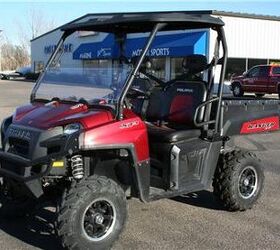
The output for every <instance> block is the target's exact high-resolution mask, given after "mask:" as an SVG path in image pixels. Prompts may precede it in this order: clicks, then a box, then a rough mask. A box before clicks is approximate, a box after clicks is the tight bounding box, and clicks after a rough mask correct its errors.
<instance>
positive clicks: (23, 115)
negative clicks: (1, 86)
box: [13, 102, 113, 129]
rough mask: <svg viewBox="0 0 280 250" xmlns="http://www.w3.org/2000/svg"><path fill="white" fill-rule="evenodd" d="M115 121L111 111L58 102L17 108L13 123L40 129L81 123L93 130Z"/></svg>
mask: <svg viewBox="0 0 280 250" xmlns="http://www.w3.org/2000/svg"><path fill="white" fill-rule="evenodd" d="M112 120H113V116H112V114H111V112H110V111H107V110H100V109H89V108H88V107H87V106H86V105H84V104H76V105H75V104H61V103H57V102H53V103H49V104H43V103H34V104H29V105H26V106H22V107H19V108H17V110H16V112H15V114H14V117H13V123H14V124H18V125H23V126H31V127H35V128H39V129H48V128H51V127H55V126H59V125H65V124H68V123H73V122H79V123H81V124H82V125H83V126H84V128H92V127H95V126H100V125H102V124H104V123H108V122H110V121H112Z"/></svg>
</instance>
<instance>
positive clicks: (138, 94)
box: [127, 86, 147, 97]
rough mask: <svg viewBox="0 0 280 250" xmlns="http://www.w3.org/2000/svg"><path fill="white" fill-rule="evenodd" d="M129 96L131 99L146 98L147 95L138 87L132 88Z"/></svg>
mask: <svg viewBox="0 0 280 250" xmlns="http://www.w3.org/2000/svg"><path fill="white" fill-rule="evenodd" d="M127 95H128V96H129V97H141V96H142V97H145V96H146V95H147V93H146V92H145V91H144V90H142V89H139V88H137V87H136V86H131V87H130V89H129V91H128V93H127Z"/></svg>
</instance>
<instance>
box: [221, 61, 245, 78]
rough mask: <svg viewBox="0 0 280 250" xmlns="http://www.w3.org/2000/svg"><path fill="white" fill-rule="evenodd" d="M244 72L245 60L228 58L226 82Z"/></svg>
mask: <svg viewBox="0 0 280 250" xmlns="http://www.w3.org/2000/svg"><path fill="white" fill-rule="evenodd" d="M244 71H246V59H245V58H228V62H227V68H226V75H225V78H226V80H229V79H230V78H231V77H232V76H236V75H241V74H242V73H243V72H244Z"/></svg>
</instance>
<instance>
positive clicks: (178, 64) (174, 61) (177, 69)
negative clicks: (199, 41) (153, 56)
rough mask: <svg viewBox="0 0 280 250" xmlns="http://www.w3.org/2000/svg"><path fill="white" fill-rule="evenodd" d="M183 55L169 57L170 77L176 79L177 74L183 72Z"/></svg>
mask: <svg viewBox="0 0 280 250" xmlns="http://www.w3.org/2000/svg"><path fill="white" fill-rule="evenodd" d="M182 63H183V57H176V58H171V72H170V76H171V78H170V79H176V78H178V76H180V75H182V74H183V71H184V70H183V67H182Z"/></svg>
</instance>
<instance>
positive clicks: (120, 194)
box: [57, 176, 127, 249]
mask: <svg viewBox="0 0 280 250" xmlns="http://www.w3.org/2000/svg"><path fill="white" fill-rule="evenodd" d="M126 218H127V202H126V196H125V193H124V191H123V189H122V188H121V187H120V186H119V185H118V184H117V183H115V182H114V181H113V180H111V179H108V178H106V177H103V176H91V177H88V178H86V179H84V180H82V181H80V182H79V183H75V184H74V185H73V186H72V187H71V188H70V189H69V190H68V191H67V192H66V193H65V195H64V197H63V199H62V203H61V204H60V207H59V215H58V223H57V224H58V230H57V231H58V235H59V236H60V238H61V240H62V245H63V246H64V247H66V248H68V249H108V248H110V247H111V245H112V244H113V243H114V242H115V241H116V240H117V238H118V237H119V235H120V233H121V232H122V230H123V228H124V225H125V222H126Z"/></svg>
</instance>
